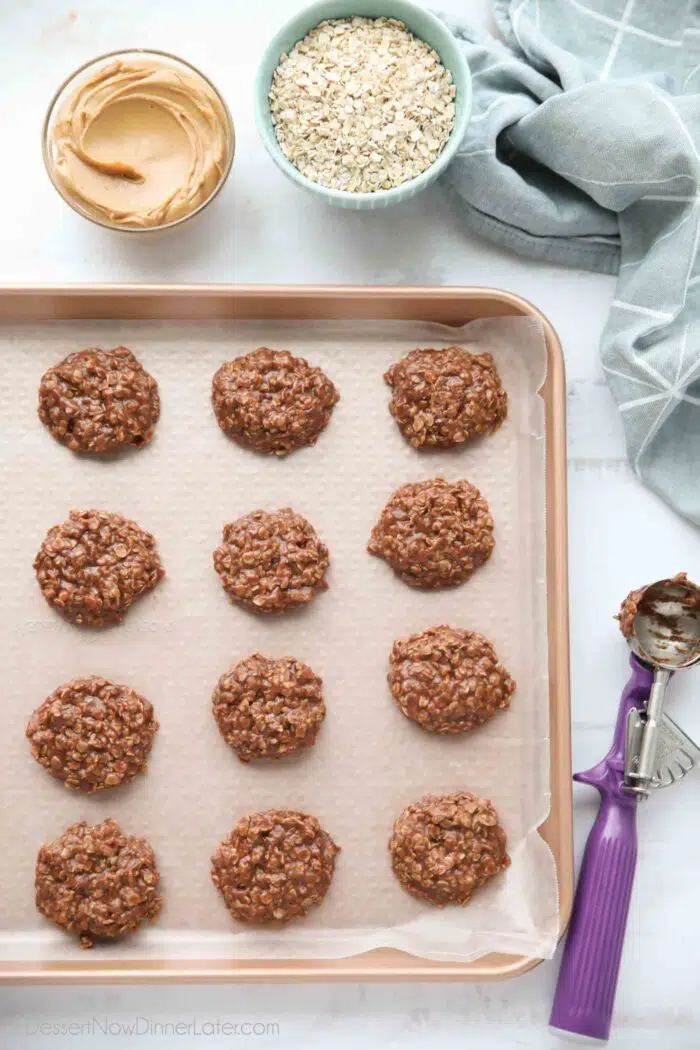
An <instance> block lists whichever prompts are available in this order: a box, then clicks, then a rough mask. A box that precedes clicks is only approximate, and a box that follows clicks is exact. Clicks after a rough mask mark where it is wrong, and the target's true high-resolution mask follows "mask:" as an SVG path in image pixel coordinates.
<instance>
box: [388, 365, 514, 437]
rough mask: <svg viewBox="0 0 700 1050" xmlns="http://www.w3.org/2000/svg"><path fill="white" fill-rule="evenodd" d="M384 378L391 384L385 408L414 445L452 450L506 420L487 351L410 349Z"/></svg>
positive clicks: (505, 404) (500, 390)
mask: <svg viewBox="0 0 700 1050" xmlns="http://www.w3.org/2000/svg"><path fill="white" fill-rule="evenodd" d="M384 379H385V381H386V382H387V384H388V385H389V386H390V387H391V388H392V396H391V401H390V402H389V411H390V412H391V414H392V416H393V417H394V419H395V420H396V423H397V425H398V427H399V430H400V431H401V433H402V434H403V436H404V437H405V438H406V440H407V441H408V442H409V444H411V445H413V447H414V448H423V447H424V446H429V447H435V448H452V447H453V446H454V445H459V444H461V442H463V441H468V440H469V439H470V438H473V437H480V436H482V435H484V434H490V433H492V432H493V431H494V430H496V429H497V428H498V427H499V426H500V425H501V423H502V422H503V420H504V419H505V418H506V414H507V411H508V398H507V394H506V392H505V390H504V389H503V387H502V386H501V379H500V376H499V374H498V371H497V370H496V366H495V364H494V363H493V358H492V356H491V354H470V353H469V351H467V350H464V349H463V348H462V347H460V346H448V347H447V348H446V349H443V350H432V349H431V350H421V349H419V350H412V351H411V352H410V354H406V356H405V357H402V358H401V360H400V361H397V362H396V364H394V365H392V366H391V368H390V369H389V371H388V372H387V373H386V375H385V376H384Z"/></svg>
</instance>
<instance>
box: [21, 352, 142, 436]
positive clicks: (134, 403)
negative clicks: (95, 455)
mask: <svg viewBox="0 0 700 1050" xmlns="http://www.w3.org/2000/svg"><path fill="white" fill-rule="evenodd" d="M159 416H160V397H159V396H158V384H157V383H156V381H155V379H154V378H153V376H151V375H149V374H148V372H147V371H146V370H145V369H144V367H143V365H142V364H141V363H140V361H138V360H137V358H136V357H134V355H133V354H132V352H131V350H128V349H127V348H126V347H125V346H117V347H115V349H114V350H101V349H100V348H99V347H92V348H89V349H87V350H79V351H77V353H74V354H69V356H68V357H66V358H65V359H64V360H63V361H60V362H59V363H58V364H57V365H54V366H53V368H49V370H48V371H47V372H45V373H44V375H43V376H42V379H41V384H40V386H39V418H40V419H41V421H42V423H43V424H44V425H45V426H46V427H47V428H48V429H49V430H50V431H51V433H52V434H53V436H54V437H55V438H56V440H57V441H60V442H61V444H62V445H67V447H68V448H69V449H71V450H72V451H73V452H109V451H111V450H112V449H116V448H120V447H122V446H123V445H135V446H136V447H140V446H142V445H146V444H148V442H149V441H151V439H152V438H153V433H154V429H155V425H156V423H157V422H158V418H159Z"/></svg>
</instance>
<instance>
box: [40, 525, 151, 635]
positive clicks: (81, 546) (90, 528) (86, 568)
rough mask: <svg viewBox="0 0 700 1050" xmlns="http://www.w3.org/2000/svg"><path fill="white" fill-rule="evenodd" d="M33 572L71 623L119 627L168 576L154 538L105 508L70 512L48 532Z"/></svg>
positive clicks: (50, 601)
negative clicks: (141, 598)
mask: <svg viewBox="0 0 700 1050" xmlns="http://www.w3.org/2000/svg"><path fill="white" fill-rule="evenodd" d="M34 571H35V572H36V577H37V580H38V582H39V586H40V587H41V592H42V594H43V595H44V597H45V598H46V601H47V602H48V603H49V605H52V606H53V607H54V608H55V609H57V610H58V611H59V612H60V613H62V614H63V615H64V616H65V617H66V618H67V619H69V620H71V621H72V622H73V623H76V624H79V625H87V626H94V627H101V626H104V625H106V624H111V623H120V622H121V620H122V619H123V618H124V613H125V612H126V611H127V610H128V609H129V608H130V606H131V605H132V603H133V602H134V601H135V600H136V598H138V597H139V596H140V595H142V594H144V593H145V592H146V591H149V590H151V588H153V587H155V585H156V584H157V583H158V581H159V580H161V579H162V578H163V576H164V575H165V570H164V569H163V566H162V565H161V561H160V558H159V556H158V551H157V549H156V541H155V540H154V538H153V536H152V535H151V534H150V533H149V532H144V530H143V529H141V528H140V527H139V526H138V525H137V524H136V522H134V521H129V520H128V519H127V518H123V517H122V516H121V514H110V513H108V512H107V511H103V510H72V511H71V512H70V517H69V518H68V520H67V521H64V522H63V524H62V525H54V526H53V528H51V529H49V531H48V533H47V534H46V539H45V540H44V542H43V543H42V545H41V547H40V548H39V553H38V554H37V556H36V558H35V559H34Z"/></svg>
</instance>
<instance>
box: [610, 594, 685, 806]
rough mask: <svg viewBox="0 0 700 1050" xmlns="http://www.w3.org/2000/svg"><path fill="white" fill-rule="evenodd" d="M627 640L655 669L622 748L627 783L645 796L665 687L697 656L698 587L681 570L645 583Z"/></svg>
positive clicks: (654, 766) (652, 769)
mask: <svg viewBox="0 0 700 1050" xmlns="http://www.w3.org/2000/svg"><path fill="white" fill-rule="evenodd" d="M628 641H629V644H630V647H631V649H632V651H633V652H634V653H635V655H636V656H637V657H639V659H640V660H643V661H644V663H646V664H648V665H649V666H650V667H651V668H652V669H653V671H654V681H653V684H652V687H651V691H650V693H649V699H648V701H647V704H646V707H645V708H644V709H642V710H639V709H637V708H633V709H632V710H630V712H629V717H628V721H627V735H626V746H625V774H624V782H625V786H626V787H627V788H628V789H629V790H631V791H634V792H635V793H636V794H637V796H638V798H647V796H648V794H649V789H650V788H651V787H653V786H654V777H655V774H656V770H657V754H658V748H659V740H660V736H661V733H662V725H663V708H664V699H665V696H666V687H667V686H668V683H669V681H670V679H671V675H672V674H673V672H674V671H680V670H682V669H683V668H685V667H691V666H692V665H693V664H694V663H697V662H698V660H700V588H698V587H696V585H695V584H694V583H691V581H690V580H689V579H688V577H687V576H686V575H685V573H680V574H679V575H678V576H674V577H673V579H671V580H659V581H658V582H657V583H652V584H650V585H649V586H648V587H645V588H644V590H643V591H642V592H641V594H640V595H639V597H638V599H637V609H636V613H635V616H634V620H633V622H632V632H631V635H630V637H629V638H628Z"/></svg>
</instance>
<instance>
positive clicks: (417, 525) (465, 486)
mask: <svg viewBox="0 0 700 1050" xmlns="http://www.w3.org/2000/svg"><path fill="white" fill-rule="evenodd" d="M493 548H494V539H493V518H492V517H491V513H490V511H489V505H488V503H487V502H486V500H485V499H484V498H483V496H482V495H481V493H480V492H479V490H478V489H477V488H476V487H475V486H474V485H472V484H471V483H470V482H468V481H463V480H462V481H455V482H448V481H445V479H444V478H435V479H433V480H432V481H419V482H415V483H412V484H408V485H403V486H402V487H401V488H400V489H397V490H396V492H395V493H394V495H393V496H392V497H391V499H390V500H389V502H388V503H387V505H386V506H385V508H384V510H383V511H382V513H381V516H380V518H379V521H378V522H377V524H376V525H375V526H374V528H373V530H372V535H371V538H370V541H369V544H368V546H367V549H368V550H369V552H370V553H371V554H376V555H378V556H379V557H381V558H384V559H385V560H386V561H387V562H388V563H389V565H390V566H391V568H392V569H393V570H394V572H395V573H396V574H397V575H398V576H399V577H400V579H402V580H403V581H404V583H407V584H408V585H409V586H410V587H417V588H420V589H421V590H436V589H438V588H440V587H455V586H457V585H458V584H460V583H464V582H465V580H468V579H469V577H470V576H471V575H472V573H473V572H474V571H475V569H477V568H479V566H480V565H483V564H484V562H486V561H488V559H489V558H490V557H491V554H492V552H493Z"/></svg>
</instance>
